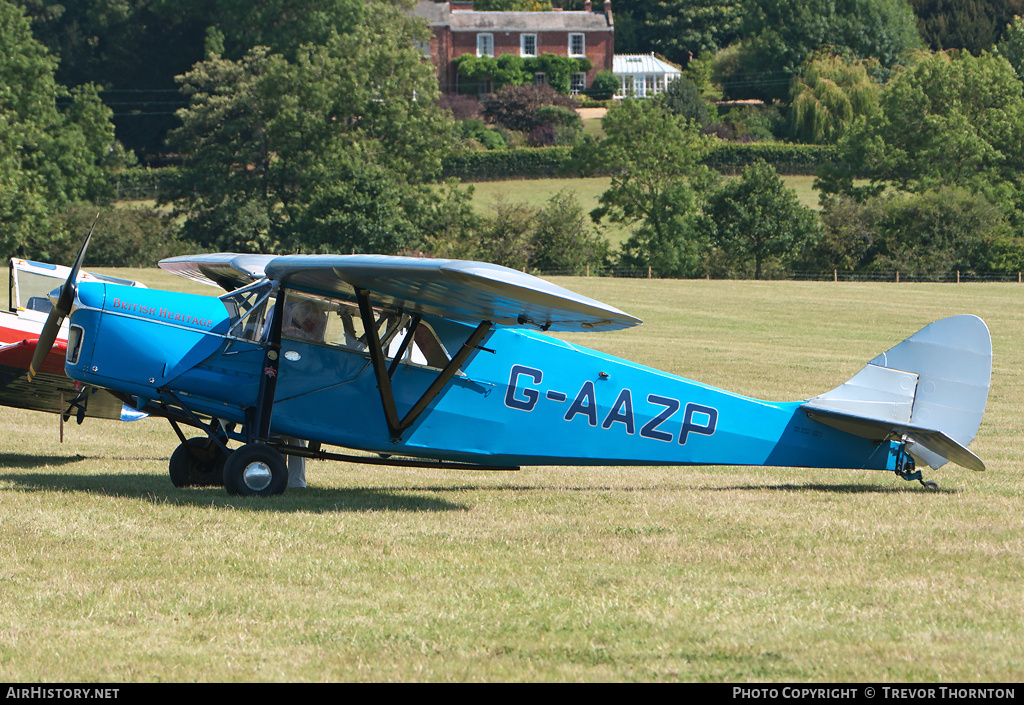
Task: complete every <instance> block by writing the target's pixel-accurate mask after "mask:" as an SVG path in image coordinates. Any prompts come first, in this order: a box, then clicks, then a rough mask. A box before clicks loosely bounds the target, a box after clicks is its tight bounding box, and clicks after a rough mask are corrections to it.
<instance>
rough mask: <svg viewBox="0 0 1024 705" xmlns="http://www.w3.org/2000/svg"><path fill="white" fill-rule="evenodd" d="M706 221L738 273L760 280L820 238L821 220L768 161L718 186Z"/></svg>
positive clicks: (709, 202) (710, 198)
mask: <svg viewBox="0 0 1024 705" xmlns="http://www.w3.org/2000/svg"><path fill="white" fill-rule="evenodd" d="M704 216H705V219H704V224H705V226H706V227H707V229H708V232H709V233H710V237H711V242H712V244H713V245H714V246H715V247H717V248H719V249H720V250H721V252H722V253H723V254H724V255H725V258H726V260H727V261H728V262H729V264H730V265H731V267H730V269H731V271H733V272H741V273H745V274H747V275H748V276H749V275H752V276H753V277H754V279H761V278H763V276H764V273H765V270H766V268H768V267H769V266H770V265H773V264H774V265H775V266H777V267H779V268H786V267H787V266H788V265H789V263H790V262H792V261H793V260H794V259H797V257H798V256H799V254H800V253H801V252H802V251H803V250H804V249H805V248H806V247H807V246H809V245H810V244H812V243H814V242H815V240H816V239H817V237H818V231H819V226H818V220H817V217H816V216H815V214H814V213H813V212H812V211H811V210H810V209H809V208H807V207H805V206H802V205H801V204H800V202H799V200H798V199H797V197H796V193H795V192H793V191H792V190H791V189H788V188H786V185H785V184H784V183H783V181H782V179H781V178H780V177H779V175H778V174H777V173H776V172H775V169H774V168H773V167H772V166H770V165H769V164H767V163H765V162H764V161H758V162H756V163H754V164H751V165H750V166H747V167H744V169H743V171H742V172H740V176H739V178H738V179H732V180H730V181H727V182H725V183H724V184H723V185H722V186H720V187H719V188H717V189H715V190H714V191H713V192H712V193H711V194H710V195H709V196H708V199H707V203H706V204H705V206H704Z"/></svg>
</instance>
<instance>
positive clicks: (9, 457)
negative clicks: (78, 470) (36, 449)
mask: <svg viewBox="0 0 1024 705" xmlns="http://www.w3.org/2000/svg"><path fill="white" fill-rule="evenodd" d="M85 459H86V458H85V456H84V455H22V454H19V453H0V468H25V469H28V468H38V467H39V466H41V465H68V464H70V463H80V462H82V461H83V460H85Z"/></svg>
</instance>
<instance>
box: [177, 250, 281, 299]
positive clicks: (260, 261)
mask: <svg viewBox="0 0 1024 705" xmlns="http://www.w3.org/2000/svg"><path fill="white" fill-rule="evenodd" d="M274 258H275V255H240V254H237V253H235V252H216V253H212V254H206V255H183V256H181V257H170V258H168V259H163V260H160V262H159V264H160V269H163V270H164V271H167V272H170V273H171V274H175V275H177V276H179V277H183V278H185V279H191V280H192V281H196V282H199V283H201V284H207V285H209V286H217V287H220V288H221V289H224V290H225V291H234V290H235V289H237V288H239V287H241V286H245V285H247V284H251V283H252V282H254V281H257V280H258V279H262V278H263V276H264V268H265V267H266V265H267V263H268V262H270V261H271V260H272V259H274Z"/></svg>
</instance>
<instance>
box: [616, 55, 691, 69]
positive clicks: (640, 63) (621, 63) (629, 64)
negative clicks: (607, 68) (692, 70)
mask: <svg viewBox="0 0 1024 705" xmlns="http://www.w3.org/2000/svg"><path fill="white" fill-rule="evenodd" d="M612 73H617V74H640V73H674V74H681V73H682V71H681V70H680V69H679V67H678V66H674V65H673V64H670V63H668V62H667V61H662V60H661V59H659V58H657V57H655V56H654V54H616V55H615V56H614V57H612Z"/></svg>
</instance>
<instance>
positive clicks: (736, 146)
mask: <svg viewBox="0 0 1024 705" xmlns="http://www.w3.org/2000/svg"><path fill="white" fill-rule="evenodd" d="M571 157H572V147H539V148H520V149H500V150H493V151H486V152H485V151H479V152H478V151H465V152H459V153H457V154H453V155H452V156H450V157H448V158H447V159H446V160H445V161H444V166H443V170H444V177H445V178H450V177H453V176H454V177H458V178H460V179H463V180H465V181H488V180H499V179H543V178H550V177H554V176H572V174H571V173H567V171H566V167H567V165H568V163H569V161H570V159H571ZM757 159H764V160H765V161H766V162H768V163H769V164H771V165H772V166H774V167H775V170H776V171H778V172H779V173H780V174H813V173H814V172H815V170H816V169H817V168H818V167H819V166H821V165H823V164H826V163H828V162H832V161H834V160H835V159H836V150H835V148H834V147H831V146H827V145H815V144H785V143H782V142H749V143H746V144H743V143H739V142H719V143H717V144H716V145H715V147H714V148H713V149H712V150H711V152H710V153H709V154H708V155H707V157H705V159H704V160H703V161H704V163H705V164H707V165H708V166H709V167H711V168H713V169H716V170H718V171H723V172H734V171H739V169H741V168H742V167H744V166H746V165H747V164H752V163H753V162H755V161H756V160H757ZM176 174H177V168H176V167H173V166H168V167H160V168H158V169H150V168H145V167H137V168H134V169H125V170H123V171H120V172H118V173H117V174H115V175H114V182H115V184H114V185H115V187H116V188H117V194H118V195H117V198H118V200H135V199H144V198H156V197H157V196H158V195H159V194H160V191H161V187H162V186H168V185H170V184H171V183H172V181H173V179H174V177H175V176H176Z"/></svg>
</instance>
